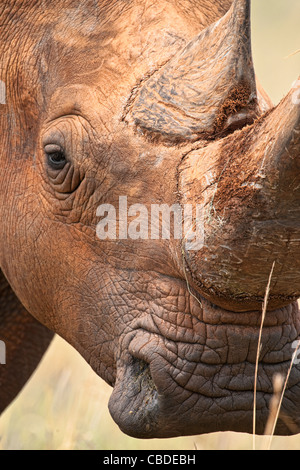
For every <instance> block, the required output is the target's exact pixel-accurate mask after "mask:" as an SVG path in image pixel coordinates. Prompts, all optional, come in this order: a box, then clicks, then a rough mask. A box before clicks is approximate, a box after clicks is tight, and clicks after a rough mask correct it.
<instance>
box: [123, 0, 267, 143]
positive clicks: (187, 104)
mask: <svg viewBox="0 0 300 470" xmlns="http://www.w3.org/2000/svg"><path fill="white" fill-rule="evenodd" d="M259 111H260V110H259V106H258V103H257V92H256V82H255V74H254V69H253V63H252V55H251V30H250V0H235V1H234V2H233V5H232V7H231V9H230V10H229V11H228V13H227V14H226V15H225V16H224V17H223V18H221V19H220V20H219V21H218V22H216V23H214V24H212V25H211V26H209V27H208V28H207V29H205V30H204V31H202V32H201V33H200V34H199V35H198V36H197V37H196V38H195V39H194V40H192V41H191V42H190V43H189V44H188V45H187V46H186V47H185V48H184V49H183V50H182V51H180V52H179V53H177V55H176V56H175V57H173V58H172V59H171V60H170V61H169V62H168V63H167V64H166V65H165V66H163V67H162V68H161V69H160V71H159V72H157V73H155V74H154V75H153V76H152V77H151V78H150V79H149V80H148V81H147V82H146V84H145V85H144V86H143V87H142V89H141V90H140V91H139V93H138V94H137V96H136V99H135V101H134V103H133V105H132V107H131V113H130V116H131V119H133V121H134V124H135V125H137V126H138V127H139V128H141V129H142V130H144V131H147V132H150V133H152V134H153V135H156V136H160V137H161V138H166V139H168V140H171V141H175V142H176V141H182V140H192V141H193V140H198V139H200V138H213V137H214V136H216V135H220V134H222V133H223V132H224V131H226V130H230V129H232V128H233V129H234V128H238V127H242V126H243V125H245V124H247V123H251V122H253V120H254V118H255V117H256V116H257V114H258V113H259Z"/></svg>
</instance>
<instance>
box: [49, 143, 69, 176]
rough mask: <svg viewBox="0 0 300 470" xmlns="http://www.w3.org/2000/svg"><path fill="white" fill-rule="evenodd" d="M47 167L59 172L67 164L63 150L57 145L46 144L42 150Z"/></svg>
mask: <svg viewBox="0 0 300 470" xmlns="http://www.w3.org/2000/svg"><path fill="white" fill-rule="evenodd" d="M44 150H45V155H46V159H47V163H48V165H49V166H50V167H51V168H53V169H54V170H61V169H63V168H64V166H65V164H66V163H67V160H66V157H65V154H64V151H63V149H62V148H61V147H60V146H59V145H54V144H48V145H46V146H45V148H44Z"/></svg>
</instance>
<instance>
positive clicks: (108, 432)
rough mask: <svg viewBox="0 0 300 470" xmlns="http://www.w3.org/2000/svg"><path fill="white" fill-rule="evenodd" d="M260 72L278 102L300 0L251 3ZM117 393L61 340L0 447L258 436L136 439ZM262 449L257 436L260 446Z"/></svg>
mask: <svg viewBox="0 0 300 470" xmlns="http://www.w3.org/2000/svg"><path fill="white" fill-rule="evenodd" d="M252 5H253V9H252V25H253V33H252V34H253V55H254V62H255V67H256V73H257V75H258V77H259V80H260V81H261V83H262V85H263V86H264V88H265V90H266V91H267V92H268V93H269V95H270V96H271V98H272V100H273V102H274V104H277V103H278V102H279V101H280V99H281V98H282V97H283V96H284V95H285V94H286V93H287V92H288V90H289V89H290V88H291V85H292V83H293V82H294V81H295V80H296V79H297V78H298V76H299V73H300V53H298V54H296V55H294V56H291V57H289V58H287V56H288V55H290V54H291V53H293V52H295V51H296V50H298V49H299V48H300V28H299V23H300V2H299V0H252ZM110 393H111V389H110V387H108V386H107V385H106V384H105V383H104V382H103V381H102V380H101V379H100V378H99V377H97V376H96V375H95V374H94V372H92V370H91V369H90V367H89V366H88V365H87V364H86V363H85V362H84V360H83V359H82V358H81V357H80V356H79V354H78V353H77V352H76V351H75V350H73V348H71V347H70V346H69V345H68V344H66V343H65V342H64V341H63V340H62V339H60V338H58V337H56V338H55V340H54V342H53V343H52V345H51V347H50V349H49V350H48V352H47V354H46V355H45V358H44V360H43V361H42V363H41V364H40V366H39V367H38V369H37V371H36V372H35V374H34V376H33V377H32V379H31V380H30V381H29V382H28V384H27V385H26V387H25V388H24V390H23V391H22V393H21V394H20V395H19V397H18V398H17V399H16V400H15V401H14V403H13V404H12V405H11V406H10V407H9V408H8V409H7V410H6V412H5V413H4V414H3V415H2V416H1V418H0V450H8V449H105V450H117V449H121V450H129V449H130V450H132V449H134V450H137V449H145V450H148V449H149V450H160V449H165V450H170V449H174V450H185V449H189V450H193V449H195V448H197V449H199V450H204V449H205V450H212V449H213V450H227V449H228V450H229V449H233V450H247V449H251V448H252V436H250V435H246V434H236V433H215V434H210V435H202V436H192V437H185V438H178V439H162V440H149V441H145V440H138V439H133V438H130V437H128V436H126V435H124V434H123V433H122V432H121V431H120V430H119V429H118V427H117V425H116V424H115V423H114V422H113V421H112V419H111V417H110V415H109V412H108V409H107V403H108V399H109V396H110ZM262 447H263V441H262V438H257V448H262ZM272 448H273V449H290V450H292V449H300V435H298V436H294V437H289V438H281V437H279V438H274V440H273V445H272Z"/></svg>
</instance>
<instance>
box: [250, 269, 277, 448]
mask: <svg viewBox="0 0 300 470" xmlns="http://www.w3.org/2000/svg"><path fill="white" fill-rule="evenodd" d="M274 268H275V261H274V263H273V265H272V269H271V272H270V275H269V280H268V285H267V289H266V293H265V298H264V303H263V309H262V317H261V324H260V329H259V337H258V344H257V352H256V362H255V375H254V398H253V431H252V436H253V450H255V435H256V394H257V377H258V363H259V356H260V352H261V338H262V331H263V326H264V322H265V318H266V313H267V307H268V300H269V295H270V286H271V280H272V277H273V272H274Z"/></svg>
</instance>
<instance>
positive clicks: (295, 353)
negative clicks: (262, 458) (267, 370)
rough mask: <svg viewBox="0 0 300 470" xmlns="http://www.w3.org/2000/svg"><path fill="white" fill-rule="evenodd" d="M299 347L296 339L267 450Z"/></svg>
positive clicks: (299, 342) (270, 443) (299, 344)
mask: <svg viewBox="0 0 300 470" xmlns="http://www.w3.org/2000/svg"><path fill="white" fill-rule="evenodd" d="M299 348H300V340H299V341H298V344H297V347H296V349H295V352H294V354H293V356H292V359H291V363H290V367H289V370H288V373H287V376H286V379H285V382H284V386H283V390H282V393H281V397H280V400H279V403H278V406H277V412H276V416H275V419H274V423H273V427H272V430H271V433H270V440H269V446H268V450H270V449H271V445H272V439H273V436H274V433H275V429H276V425H277V421H278V418H279V414H280V410H281V405H282V401H283V397H284V394H285V391H286V388H287V384H288V381H289V378H290V375H291V372H292V368H293V365H294V362H295V359H296V356H297V353H298V350H299Z"/></svg>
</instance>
